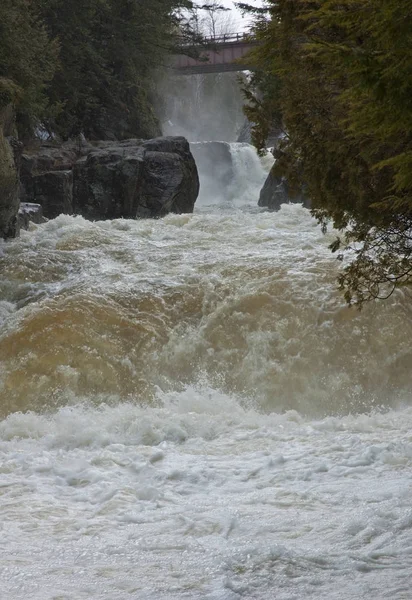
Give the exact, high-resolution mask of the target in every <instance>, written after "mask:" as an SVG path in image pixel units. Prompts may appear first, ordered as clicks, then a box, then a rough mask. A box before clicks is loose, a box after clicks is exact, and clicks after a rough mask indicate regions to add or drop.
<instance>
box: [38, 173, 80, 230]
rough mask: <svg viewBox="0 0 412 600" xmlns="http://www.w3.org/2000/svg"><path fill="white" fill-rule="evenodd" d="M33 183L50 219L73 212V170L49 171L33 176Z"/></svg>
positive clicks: (39, 200) (44, 210)
mask: <svg viewBox="0 0 412 600" xmlns="http://www.w3.org/2000/svg"><path fill="white" fill-rule="evenodd" d="M33 183H34V189H35V197H36V200H37V202H38V203H39V204H40V205H41V206H42V208H43V213H44V215H47V217H48V218H49V219H54V218H55V217H57V216H58V215H60V214H62V213H63V214H66V215H71V214H72V213H73V172H72V171H47V172H46V173H42V174H41V175H36V176H35V177H33Z"/></svg>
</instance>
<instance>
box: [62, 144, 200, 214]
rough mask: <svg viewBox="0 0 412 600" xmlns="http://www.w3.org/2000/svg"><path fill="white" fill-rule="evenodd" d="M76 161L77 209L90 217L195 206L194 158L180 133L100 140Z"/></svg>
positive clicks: (75, 203) (75, 198)
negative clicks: (108, 140) (115, 140)
mask: <svg viewBox="0 0 412 600" xmlns="http://www.w3.org/2000/svg"><path fill="white" fill-rule="evenodd" d="M96 146H97V147H96V148H95V149H94V150H92V151H90V152H89V153H88V155H87V156H86V157H84V158H83V159H81V160H79V161H78V162H77V163H76V165H75V167H74V188H73V197H74V210H75V212H76V213H77V214H81V215H83V216H84V217H85V218H87V219H115V218H136V217H161V216H164V215H165V214H167V213H168V212H177V213H181V212H193V208H194V204H195V201H196V198H197V195H198V192H199V179H198V174H197V168H196V164H195V162H194V159H193V156H192V155H191V153H190V148H189V144H188V142H187V141H186V139H185V138H182V137H162V138H155V139H153V140H148V141H146V142H142V141H141V140H125V141H121V142H101V143H98V144H97V145H96Z"/></svg>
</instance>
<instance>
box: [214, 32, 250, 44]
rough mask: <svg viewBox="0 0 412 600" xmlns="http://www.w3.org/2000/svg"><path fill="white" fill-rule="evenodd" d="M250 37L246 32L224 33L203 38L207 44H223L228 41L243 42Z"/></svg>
mask: <svg viewBox="0 0 412 600" xmlns="http://www.w3.org/2000/svg"><path fill="white" fill-rule="evenodd" d="M249 37H250V34H248V33H245V32H243V33H224V34H223V35H215V36H210V37H207V38H205V42H206V43H207V44H224V43H229V42H245V41H246V40H248V39H249Z"/></svg>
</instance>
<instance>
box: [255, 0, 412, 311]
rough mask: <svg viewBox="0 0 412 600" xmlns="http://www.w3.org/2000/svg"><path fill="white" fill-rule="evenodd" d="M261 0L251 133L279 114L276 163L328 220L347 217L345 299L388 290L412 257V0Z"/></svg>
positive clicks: (342, 222)
mask: <svg viewBox="0 0 412 600" xmlns="http://www.w3.org/2000/svg"><path fill="white" fill-rule="evenodd" d="M268 4H269V12H268V13H267V17H266V18H262V13H260V14H259V18H258V19H257V22H256V27H255V31H256V35H257V37H258V38H259V39H260V40H261V41H262V45H261V46H260V47H259V48H258V49H257V50H256V51H255V52H254V60H255V65H256V68H257V69H258V75H257V77H259V78H260V83H261V86H262V89H263V91H262V98H263V101H261V100H259V99H255V101H254V104H252V105H251V106H250V107H249V112H250V117H251V118H252V120H253V121H255V122H256V133H255V138H256V140H257V142H258V144H259V145H262V144H264V138H265V133H266V131H267V128H268V121H271V120H272V118H273V116H276V118H278V119H279V115H281V119H282V122H283V127H284V130H285V133H286V135H285V137H284V138H283V140H282V141H281V143H280V145H279V148H278V151H277V163H276V166H275V169H277V171H278V173H280V174H283V175H285V176H286V177H287V178H288V179H289V181H290V182H291V184H292V188H293V187H295V188H300V189H302V188H303V189H304V190H305V193H306V194H307V195H309V196H310V198H311V200H312V204H313V207H314V214H315V215H316V216H317V217H318V218H319V219H320V221H321V222H322V223H323V224H324V225H326V223H327V221H328V220H330V219H332V220H333V223H334V225H335V226H336V227H337V228H344V227H348V228H349V229H348V230H347V233H346V235H345V236H344V239H343V240H340V241H337V242H336V243H335V244H333V248H332V249H333V250H335V251H336V250H338V249H339V248H342V247H343V246H344V244H345V243H346V246H347V247H349V248H351V250H352V252H354V253H355V260H354V261H353V262H352V263H351V265H350V266H348V267H347V268H346V269H345V271H344V272H343V274H342V276H341V277H340V284H341V286H342V289H344V291H345V295H346V299H347V300H348V302H353V301H355V302H357V303H358V304H359V305H361V304H362V303H363V302H364V301H365V300H369V299H371V298H374V297H381V296H387V295H388V294H390V293H391V292H392V291H393V289H394V287H395V286H396V285H399V284H400V283H405V282H407V281H409V279H410V273H411V269H412V247H411V243H410V242H411V227H412V127H411V124H412V105H411V103H410V97H411V92H412V89H411V87H412V79H411V75H410V73H411V72H412V71H411V69H412V45H411V36H412V0H404V1H403V2H402V3H399V2H398V1H397V0H317V1H315V0H276V1H275V0H271V1H270V2H269V3H268ZM259 70H260V73H259ZM271 88H272V89H271ZM354 242H355V243H356V244H355V245H354Z"/></svg>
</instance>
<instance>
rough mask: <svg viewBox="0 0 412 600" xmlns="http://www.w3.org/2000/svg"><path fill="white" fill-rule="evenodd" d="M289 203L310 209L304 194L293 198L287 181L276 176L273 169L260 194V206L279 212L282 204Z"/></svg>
mask: <svg viewBox="0 0 412 600" xmlns="http://www.w3.org/2000/svg"><path fill="white" fill-rule="evenodd" d="M288 203H293V204H303V206H305V207H306V208H310V201H309V199H308V198H305V197H304V195H303V194H299V195H297V196H291V195H290V194H289V190H288V184H287V181H286V180H285V179H284V178H283V177H278V176H276V175H275V174H274V172H273V169H272V170H271V172H270V173H269V175H268V177H267V179H266V181H265V183H264V186H263V188H262V190H261V192H260V197H259V202H258V206H261V207H264V208H268V209H269V210H279V209H280V207H281V205H282V204H288Z"/></svg>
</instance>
